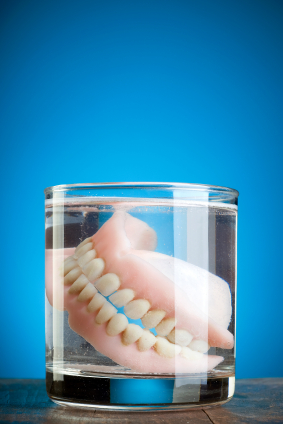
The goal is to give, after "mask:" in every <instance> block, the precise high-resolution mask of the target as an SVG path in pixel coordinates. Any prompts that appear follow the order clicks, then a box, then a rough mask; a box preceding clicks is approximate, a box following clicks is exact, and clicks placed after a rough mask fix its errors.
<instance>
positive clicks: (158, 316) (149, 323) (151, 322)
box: [142, 309, 166, 328]
mask: <svg viewBox="0 0 283 424" xmlns="http://www.w3.org/2000/svg"><path fill="white" fill-rule="evenodd" d="M165 315H166V312H165V311H163V309H154V310H152V311H149V312H148V313H147V314H145V316H144V317H143V318H142V323H143V325H144V326H145V327H146V328H154V327H156V326H157V325H158V324H159V323H160V321H161V320H162V319H163V318H164V317H165Z"/></svg>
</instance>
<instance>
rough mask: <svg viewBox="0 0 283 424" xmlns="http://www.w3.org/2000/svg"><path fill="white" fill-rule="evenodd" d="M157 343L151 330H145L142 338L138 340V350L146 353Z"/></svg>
mask: <svg viewBox="0 0 283 424" xmlns="http://www.w3.org/2000/svg"><path fill="white" fill-rule="evenodd" d="M155 343H156V337H155V335H154V334H152V333H151V332H150V331H149V330H143V333H142V336H141V337H140V338H139V340H138V350H139V351H140V352H145V351H146V350H149V349H150V348H151V347H152V346H154V345H155Z"/></svg>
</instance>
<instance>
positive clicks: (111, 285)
mask: <svg viewBox="0 0 283 424" xmlns="http://www.w3.org/2000/svg"><path fill="white" fill-rule="evenodd" d="M120 284H121V283H120V280H119V277H118V276H117V275H116V274H112V273H109V274H105V275H103V277H101V278H99V279H98V280H97V281H96V282H95V287H96V288H97V290H99V291H100V293H102V294H103V296H109V295H110V294H111V293H113V292H114V291H116V290H118V288H119V287H120Z"/></svg>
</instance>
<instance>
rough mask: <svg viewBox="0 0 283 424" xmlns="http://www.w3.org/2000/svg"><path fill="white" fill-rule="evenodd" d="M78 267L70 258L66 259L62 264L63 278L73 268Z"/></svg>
mask: <svg viewBox="0 0 283 424" xmlns="http://www.w3.org/2000/svg"><path fill="white" fill-rule="evenodd" d="M77 266H78V263H77V261H76V260H75V259H74V258H73V257H72V256H71V259H69V258H67V259H66V261H65V262H64V277H65V276H66V275H67V274H68V273H69V272H70V271H71V270H72V269H74V268H75V267H77Z"/></svg>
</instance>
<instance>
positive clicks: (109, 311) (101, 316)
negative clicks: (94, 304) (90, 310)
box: [95, 301, 117, 324]
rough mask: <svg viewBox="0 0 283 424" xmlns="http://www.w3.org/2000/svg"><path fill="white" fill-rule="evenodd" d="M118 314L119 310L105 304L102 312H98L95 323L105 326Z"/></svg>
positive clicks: (109, 304) (107, 303)
mask: <svg viewBox="0 0 283 424" xmlns="http://www.w3.org/2000/svg"><path fill="white" fill-rule="evenodd" d="M116 313H117V309H116V308H114V306H113V305H111V303H109V302H107V301H106V302H105V303H104V305H103V306H102V308H101V309H100V311H99V312H98V314H97V316H96V318H95V322H96V323H97V324H104V323H105V322H107V321H109V320H110V318H112V317H113V316H114V315H115V314H116Z"/></svg>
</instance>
